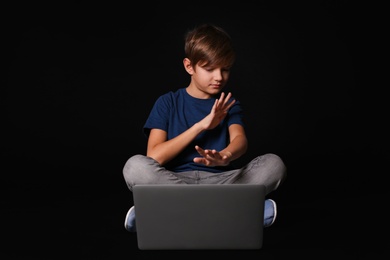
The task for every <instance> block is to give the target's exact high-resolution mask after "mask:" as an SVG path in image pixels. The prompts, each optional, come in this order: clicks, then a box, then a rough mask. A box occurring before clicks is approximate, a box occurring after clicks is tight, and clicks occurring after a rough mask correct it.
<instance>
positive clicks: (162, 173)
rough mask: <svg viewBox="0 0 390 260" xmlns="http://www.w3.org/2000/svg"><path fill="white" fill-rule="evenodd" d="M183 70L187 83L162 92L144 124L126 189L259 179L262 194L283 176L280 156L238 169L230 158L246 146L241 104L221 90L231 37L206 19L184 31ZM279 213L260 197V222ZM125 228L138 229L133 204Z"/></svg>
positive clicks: (226, 74) (230, 56)
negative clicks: (143, 140) (143, 143)
mask: <svg viewBox="0 0 390 260" xmlns="http://www.w3.org/2000/svg"><path fill="white" fill-rule="evenodd" d="M184 50H185V58H184V60H183V65H184V69H185V70H186V71H187V73H188V74H189V75H190V77H191V80H190V84H189V85H188V86H187V87H186V88H180V89H178V90H176V91H175V92H173V91H171V92H169V93H166V94H164V95H162V96H160V97H159V98H158V99H157V101H156V102H155V104H154V106H153V108H152V110H151V112H150V115H149V117H148V119H147V120H146V123H145V125H144V128H143V129H144V133H145V135H146V136H147V137H148V143H147V154H146V156H144V155H140V154H138V155H134V156H132V157H131V158H130V159H129V160H128V161H127V162H126V164H125V166H124V168H123V175H124V179H125V181H126V184H127V186H128V188H129V189H130V191H131V190H132V187H133V186H134V185H136V184H157V183H162V184H172V183H175V184H228V183H229V184H230V183H236V184H243V183H245V184H263V185H265V186H266V194H269V193H270V192H271V191H273V190H275V189H277V188H278V186H279V184H280V183H281V182H282V181H283V180H284V178H285V176H286V167H285V165H284V163H283V161H282V160H281V159H280V157H279V156H277V155H275V154H264V155H262V156H258V157H256V158H255V159H253V160H252V161H251V162H249V163H248V164H247V165H245V166H244V167H242V168H235V167H234V166H233V161H234V160H235V159H237V158H239V157H240V156H242V155H243V154H244V153H245V152H246V150H247V146H248V141H247V138H246V134H245V128H244V124H243V120H242V117H243V114H242V108H241V105H240V102H239V101H237V100H235V99H234V98H233V96H232V94H231V93H228V94H225V93H224V92H222V89H223V88H224V87H225V85H226V83H227V81H228V79H229V74H230V68H231V67H232V65H233V63H234V61H235V52H234V50H233V46H232V42H231V38H230V36H229V35H228V34H227V33H226V32H225V31H224V30H223V29H222V28H220V27H217V26H214V25H211V24H203V25H200V26H198V27H196V28H194V29H193V30H191V31H188V32H187V34H186V36H185V46H184ZM275 218H276V203H275V202H274V201H273V200H271V199H267V200H266V201H265V212H264V226H265V227H268V226H270V225H272V224H273V223H274V221H275ZM125 228H126V229H127V230H128V231H133V232H135V231H136V230H135V208H134V206H133V207H131V208H130V210H129V211H128V212H127V215H126V219H125Z"/></svg>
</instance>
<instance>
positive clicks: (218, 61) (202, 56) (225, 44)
mask: <svg viewBox="0 0 390 260" xmlns="http://www.w3.org/2000/svg"><path fill="white" fill-rule="evenodd" d="M184 53H185V55H186V58H188V59H189V60H190V61H191V63H192V66H193V67H194V68H195V65H196V64H198V63H199V65H200V66H202V67H205V66H218V67H227V68H230V67H231V66H232V65H233V63H234V61H235V52H234V49H233V45H232V41H231V38H230V36H229V34H228V33H227V32H226V31H225V30H223V29H222V28H220V27H218V26H215V25H212V24H202V25H200V26H198V27H195V28H194V29H192V30H190V31H188V32H187V33H186V35H185V44H184Z"/></svg>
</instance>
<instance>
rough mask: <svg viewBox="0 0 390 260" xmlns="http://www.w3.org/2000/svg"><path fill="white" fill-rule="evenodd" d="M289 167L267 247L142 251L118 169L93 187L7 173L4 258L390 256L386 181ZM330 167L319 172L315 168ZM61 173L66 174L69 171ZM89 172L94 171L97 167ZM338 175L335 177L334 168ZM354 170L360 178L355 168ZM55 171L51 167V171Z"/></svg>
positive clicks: (1, 252) (277, 194)
mask: <svg viewBox="0 0 390 260" xmlns="http://www.w3.org/2000/svg"><path fill="white" fill-rule="evenodd" d="M8 159H9V160H8V162H7V165H8V166H11V165H14V167H11V168H10V169H8V170H7V172H8V173H9V174H11V173H12V174H15V175H18V174H20V170H21V169H20V168H18V167H17V166H16V165H17V164H16V163H17V161H18V160H17V159H16V158H8ZM30 166H42V165H34V163H31V164H30ZM36 168H39V167H36ZM291 168H293V170H292V171H290V172H289V178H288V179H287V180H286V182H285V183H284V184H283V186H281V187H280V189H279V190H277V191H276V192H274V194H272V195H271V197H272V198H273V199H275V200H276V201H277V203H278V218H277V221H276V222H275V224H274V225H273V226H271V227H269V228H267V229H265V234H264V243H263V248H262V249H261V250H231V251H224V250H212V251H210V250H200V251H174V250H169V251H159V250H158V251H148V250H144V251H143V250H139V249H138V248H137V238H136V234H134V233H129V232H127V231H126V230H125V229H124V227H123V221H124V217H125V215H126V212H127V210H128V209H129V207H130V206H131V205H132V196H131V193H130V192H129V191H128V190H127V189H126V187H125V185H124V183H122V182H121V181H122V180H121V179H120V178H119V175H118V179H115V178H108V180H107V182H101V183H99V182H97V183H91V185H88V182H87V181H85V179H82V178H80V179H79V180H77V179H76V178H75V179H74V180H75V183H74V184H69V183H67V184H66V185H68V186H66V185H65V184H58V185H55V183H51V184H50V182H48V181H47V182H42V183H38V181H35V182H33V181H32V179H33V178H31V179H28V178H25V180H26V179H27V180H28V181H27V182H23V180H22V179H20V182H19V181H13V182H11V181H10V179H9V178H8V182H4V181H3V182H2V183H3V184H5V185H4V187H3V188H2V191H1V195H2V196H1V204H2V210H1V219H2V221H1V223H2V227H1V234H2V238H3V239H2V243H1V244H2V249H1V250H0V257H1V259H32V258H33V259H59V258H65V259H126V258H128V259H134V258H137V259H142V258H144V257H153V256H159V257H160V256H165V257H171V256H174V257H187V256H192V257H193V256H209V257H210V256H225V255H226V256H233V257H234V256H239V257H242V256H244V257H245V256H246V255H247V256H251V257H252V256H253V255H257V256H259V257H261V259H282V258H283V259H285V257H296V258H299V259H331V258H336V257H338V258H339V257H343V258H344V259H386V257H389V256H390V244H389V242H390V240H389V239H388V235H387V234H388V230H389V229H388V214H387V213H384V212H385V211H386V210H385V205H388V202H387V201H388V200H387V198H388V197H389V192H388V191H387V190H385V189H383V188H382V187H383V186H384V185H381V184H378V185H377V188H378V189H376V188H375V187H373V186H371V185H372V184H371V183H373V182H374V181H373V180H372V181H367V182H365V183H364V182H363V181H361V180H355V181H348V180H345V179H343V178H340V176H345V174H340V175H339V177H338V178H339V185H338V186H337V185H334V183H332V182H331V181H329V180H328V179H327V178H323V179H321V180H319V178H318V177H315V178H313V180H316V181H313V182H311V181H310V180H309V179H308V180H305V182H304V183H301V181H303V180H302V179H301V178H300V177H298V174H299V173H298V172H295V171H294V166H293V165H292V167H291ZM355 168H357V167H355ZM355 168H354V169H351V171H352V172H354V171H355V170H356V169H355ZM53 170H54V169H53ZM361 170H362V171H365V170H367V168H365V167H361ZM377 170H379V169H377ZM325 171H326V170H322V171H321V170H319V171H317V174H323V173H324V172H325ZM56 173H57V174H66V170H64V171H57V172H56ZM32 174H33V173H32ZM50 174H53V172H52V173H50ZM68 174H71V173H68ZM89 174H94V172H93V171H92V170H91V172H90V173H89ZM95 174H100V173H97V172H95ZM313 174H316V173H315V172H313ZM332 174H333V177H335V176H337V172H336V171H334V172H333V173H332ZM335 174H336V175H335ZM355 174H356V176H361V174H360V173H359V174H358V173H357V172H356V171H355ZM76 175H77V174H76ZM76 175H75V176H76ZM294 175H295V177H294ZM49 176H50V175H49V173H47V175H46V177H47V178H50V177H49ZM305 176H307V174H305ZM371 176H375V175H374V174H372V175H371ZM54 179H56V180H57V179H58V178H53V180H54ZM113 179H114V180H113ZM329 179H330V178H329ZM373 179H374V178H373ZM28 182H29V183H28ZM326 183H327V184H326ZM344 183H345V185H344ZM6 185H8V186H6ZM305 187H306V188H305ZM387 259H388V258H387Z"/></svg>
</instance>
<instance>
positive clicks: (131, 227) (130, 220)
mask: <svg viewBox="0 0 390 260" xmlns="http://www.w3.org/2000/svg"><path fill="white" fill-rule="evenodd" d="M125 229H126V230H127V231H129V232H136V228H135V209H134V206H132V207H131V208H130V209H129V211H127V214H126V218H125Z"/></svg>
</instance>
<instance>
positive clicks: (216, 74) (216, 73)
mask: <svg viewBox="0 0 390 260" xmlns="http://www.w3.org/2000/svg"><path fill="white" fill-rule="evenodd" d="M213 76H214V79H215V80H217V81H221V80H222V79H223V74H222V70H221V69H216V70H214V73H213Z"/></svg>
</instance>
